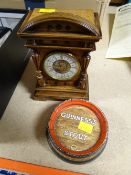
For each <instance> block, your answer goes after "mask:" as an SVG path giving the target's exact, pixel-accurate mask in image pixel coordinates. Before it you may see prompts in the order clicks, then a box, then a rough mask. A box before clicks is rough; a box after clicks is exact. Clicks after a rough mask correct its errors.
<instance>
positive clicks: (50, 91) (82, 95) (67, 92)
mask: <svg viewBox="0 0 131 175" xmlns="http://www.w3.org/2000/svg"><path fill="white" fill-rule="evenodd" d="M70 98H75V99H76V98H78V99H86V100H89V88H88V86H87V88H86V89H78V88H76V87H72V86H66V87H65V86H45V87H36V89H35V93H34V96H33V99H34V100H40V101H43V100H48V99H51V100H66V99H70Z"/></svg>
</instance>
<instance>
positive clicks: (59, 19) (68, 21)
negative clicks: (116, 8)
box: [19, 12, 101, 37]
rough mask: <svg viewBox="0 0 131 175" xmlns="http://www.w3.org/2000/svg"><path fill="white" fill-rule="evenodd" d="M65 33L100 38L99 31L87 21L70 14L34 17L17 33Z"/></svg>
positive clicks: (56, 13)
mask: <svg viewBox="0 0 131 175" xmlns="http://www.w3.org/2000/svg"><path fill="white" fill-rule="evenodd" d="M42 32H60V33H63V32H66V33H76V34H84V35H91V36H98V37H99V36H100V35H101V33H100V31H99V29H98V28H97V27H96V26H95V25H94V24H93V23H92V22H91V21H89V20H88V19H85V18H83V17H81V16H78V15H74V14H71V13H64V12H54V13H47V14H42V15H40V16H36V17H34V18H32V19H31V20H29V21H28V22H27V23H26V24H24V25H23V26H22V27H21V28H20V30H19V33H42Z"/></svg>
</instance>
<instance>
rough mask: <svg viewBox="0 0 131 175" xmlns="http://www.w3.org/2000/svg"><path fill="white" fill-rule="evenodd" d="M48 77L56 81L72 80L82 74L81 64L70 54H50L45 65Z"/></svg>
mask: <svg viewBox="0 0 131 175" xmlns="http://www.w3.org/2000/svg"><path fill="white" fill-rule="evenodd" d="M43 68H44V71H45V72H46V74H47V75H48V76H50V77H51V78H53V79H56V80H71V79H72V78H74V77H77V76H78V75H79V73H80V64H79V62H78V61H77V59H76V58H75V57H74V56H73V55H72V54H70V53H63V52H54V53H51V54H49V55H48V56H47V57H46V58H45V61H44V64H43Z"/></svg>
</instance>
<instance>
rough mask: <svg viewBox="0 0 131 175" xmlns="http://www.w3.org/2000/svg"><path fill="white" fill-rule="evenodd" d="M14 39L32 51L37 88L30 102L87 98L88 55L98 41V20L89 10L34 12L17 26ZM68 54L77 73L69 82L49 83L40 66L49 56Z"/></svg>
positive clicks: (49, 79)
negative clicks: (16, 36) (71, 56)
mask: <svg viewBox="0 0 131 175" xmlns="http://www.w3.org/2000/svg"><path fill="white" fill-rule="evenodd" d="M18 35H19V36H20V37H22V38H24V39H26V44H25V46H26V47H28V48H31V49H32V50H33V55H32V59H33V61H34V64H35V66H36V79H37V85H36V88H35V92H34V97H33V98H34V99H36V100H45V99H50V98H51V99H56V100H65V99H69V98H80V99H88V98H89V88H88V75H87V67H88V64H89V61H90V55H89V53H90V52H91V51H94V50H95V49H96V48H95V42H97V41H99V39H101V29H100V24H99V17H98V14H97V13H94V12H93V11H92V10H63V9H52V10H51V9H43V11H42V9H34V10H33V11H30V12H29V13H28V15H27V17H26V18H25V20H24V22H23V24H22V25H21V27H20V29H19V31H18ZM56 52H60V53H70V54H72V55H73V56H74V57H75V58H76V59H77V61H78V62H79V64H80V73H79V74H78V75H77V77H75V78H74V77H73V78H71V79H70V80H57V79H53V78H52V77H50V76H49V75H47V73H46V72H45V70H44V68H43V62H44V60H45V58H46V57H47V55H49V54H52V53H56Z"/></svg>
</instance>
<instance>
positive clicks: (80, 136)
mask: <svg viewBox="0 0 131 175" xmlns="http://www.w3.org/2000/svg"><path fill="white" fill-rule="evenodd" d="M64 135H65V136H69V137H72V138H75V139H79V140H87V135H85V134H79V133H76V132H72V131H69V130H66V131H64Z"/></svg>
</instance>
